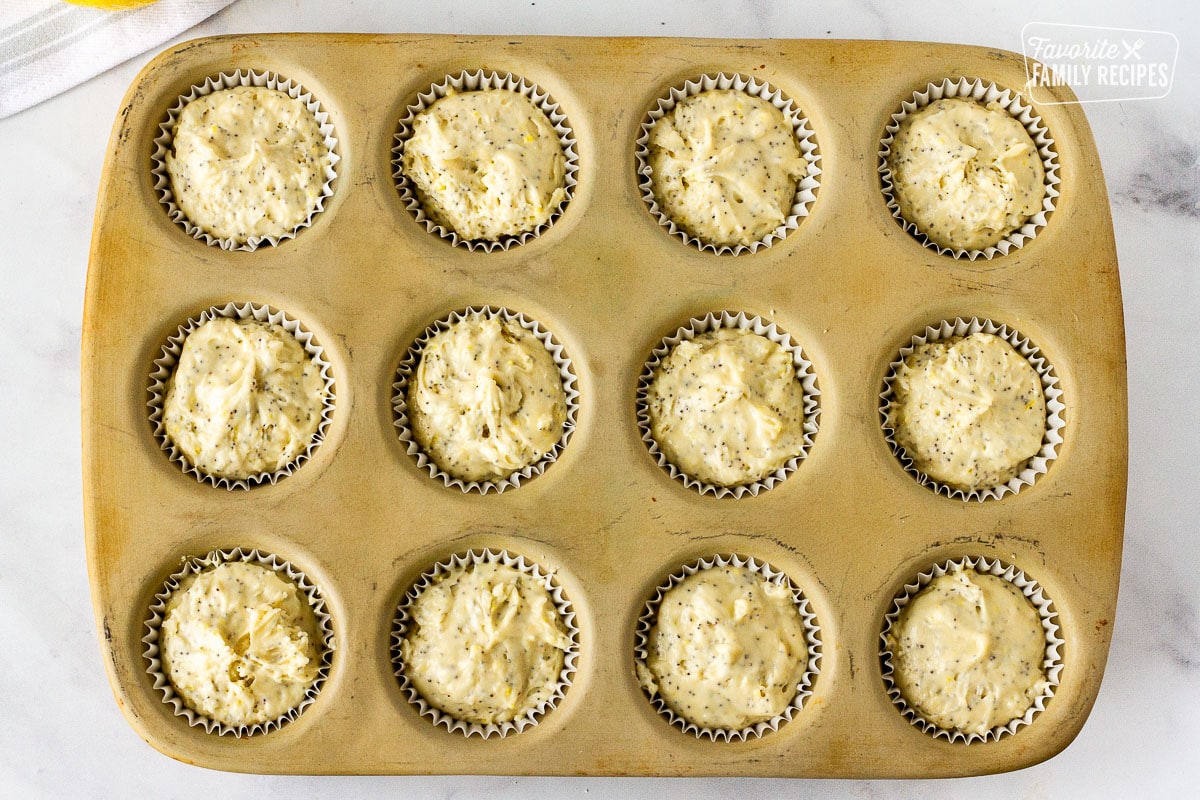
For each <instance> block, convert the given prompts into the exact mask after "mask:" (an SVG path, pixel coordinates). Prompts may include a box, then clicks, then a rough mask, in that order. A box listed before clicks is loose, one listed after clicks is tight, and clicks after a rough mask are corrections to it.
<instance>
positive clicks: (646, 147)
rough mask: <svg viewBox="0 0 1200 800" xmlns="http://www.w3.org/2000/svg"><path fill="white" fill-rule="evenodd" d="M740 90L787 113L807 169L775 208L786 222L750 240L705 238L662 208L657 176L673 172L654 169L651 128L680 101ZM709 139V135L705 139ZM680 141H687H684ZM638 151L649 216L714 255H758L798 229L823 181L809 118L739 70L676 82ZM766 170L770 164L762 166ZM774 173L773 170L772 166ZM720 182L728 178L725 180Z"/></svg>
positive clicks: (648, 122) (649, 116)
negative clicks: (783, 202) (786, 198)
mask: <svg viewBox="0 0 1200 800" xmlns="http://www.w3.org/2000/svg"><path fill="white" fill-rule="evenodd" d="M713 91H717V92H741V93H744V94H746V95H747V96H749V97H752V98H757V99H759V100H762V101H764V102H766V103H768V104H770V106H771V107H773V108H774V109H776V110H777V111H778V112H779V113H780V114H782V115H783V121H784V123H785V124H787V125H788V126H789V127H790V129H791V132H792V143H793V144H794V145H795V146H796V148H797V150H798V154H799V156H800V159H801V160H802V162H803V166H804V173H803V174H802V175H799V176H798V177H796V190H795V194H794V196H793V197H791V198H789V202H788V203H787V205H786V208H775V209H773V212H777V213H782V221H781V222H780V223H779V224H778V225H775V226H774V227H773V228H772V229H771V230H769V231H767V232H766V233H765V234H762V235H760V236H758V237H757V238H756V239H754V240H753V241H750V242H736V243H731V242H714V241H709V240H706V239H705V238H704V237H703V236H701V235H700V234H699V233H697V232H696V231H689V230H687V229H686V228H685V227H684V226H683V225H682V224H680V223H679V222H678V221H677V220H675V219H673V218H672V217H671V215H670V214H669V213H668V212H667V210H665V209H664V208H663V204H662V202H660V198H659V195H658V193H657V190H658V189H659V187H658V186H657V183H656V182H657V179H658V178H664V180H665V178H666V177H669V176H656V175H655V174H654V168H653V166H652V164H651V160H652V157H653V156H652V153H651V149H652V144H653V142H652V141H651V140H652V138H653V131H654V128H655V126H656V125H657V124H658V123H659V122H660V121H661V120H662V119H663V118H664V117H666V116H667V115H669V114H671V113H672V112H674V111H675V109H676V107H677V106H679V105H680V103H682V102H684V101H686V100H688V99H689V98H694V97H697V96H699V95H702V94H705V93H707V92H713ZM705 138H706V139H707V137H705ZM766 138H768V137H767V136H766V135H764V134H763V133H761V132H760V133H759V134H758V135H757V136H756V137H755V142H754V143H751V142H742V143H740V144H739V147H742V148H745V147H751V146H755V147H757V146H760V145H761V140H765V139H766ZM679 144H680V145H683V144H685V143H684V142H683V141H682V140H681V141H680V142H679ZM634 154H635V159H636V171H637V180H638V188H639V190H640V191H641V194H642V200H644V201H645V203H646V206H647V207H648V208H649V209H650V213H651V215H653V217H654V218H655V219H656V220H657V221H658V224H659V225H660V226H661V227H663V228H664V229H665V230H667V231H668V232H669V233H670V234H671V235H673V236H677V237H679V238H680V239H682V240H683V241H684V242H686V243H687V244H689V245H691V246H693V247H696V248H697V249H699V250H701V251H707V252H711V253H716V254H722V255H723V254H732V255H741V254H742V253H747V252H749V253H756V252H758V251H759V250H760V249H762V248H767V247H770V246H771V245H773V244H774V243H775V242H777V241H779V240H781V239H783V238H784V237H785V236H787V235H788V234H789V233H791V232H792V231H794V230H796V228H798V227H799V225H800V222H801V220H803V219H804V217H806V216H808V213H809V209H810V208H811V207H812V204H813V202H814V201H815V200H816V193H817V188H818V185H819V180H820V175H821V166H820V160H821V156H820V153H819V152H818V150H817V140H816V136H815V134H814V132H813V129H812V125H811V124H810V122H809V120H808V118H807V117H805V116H804V114H803V112H802V111H801V109H800V108H799V107H798V106H797V105H796V103H795V102H794V101H793V100H792V99H791V98H789V97H787V96H785V95H784V94H783V93H782V92H781V91H780V90H779V89H776V88H775V87H773V86H771V85H770V84H768V83H766V82H764V81H760V80H757V79H756V78H748V77H746V76H744V75H740V74H737V73H731V74H727V73H724V72H721V73H717V74H704V75H701V76H699V77H698V78H694V79H692V80H687V81H684V82H683V83H682V84H680V85H678V86H673V87H671V89H670V90H669V91H668V93H667V94H666V95H664V96H662V97H660V98H659V99H658V100H657V102H656V103H655V105H654V106H653V107H652V108H651V109H650V110H649V111H648V112H647V113H646V116H645V118H644V119H643V121H642V124H641V129H640V134H639V136H638V138H637V140H636V142H635V143H634ZM711 160H712V159H711V158H707V157H706V159H705V161H706V162H708V161H711ZM752 160H753V161H756V162H757V161H763V154H762V153H761V152H760V153H758V154H756V156H755V158H754V159H752ZM764 169H766V167H765V166H764ZM771 172H772V173H773V172H774V170H771ZM721 182H722V183H727V182H728V181H727V180H725V179H723V180H722V181H721ZM727 189H728V187H726V186H723V187H722V190H723V193H722V202H724V191H725V190H727ZM764 190H765V187H764V188H762V189H759V190H758V191H756V192H747V193H746V197H735V198H734V200H733V203H734V204H733V205H731V206H730V208H731V213H732V209H734V208H735V207H737V206H738V205H740V204H742V203H744V202H745V200H746V199H747V198H751V199H755V200H756V199H757V198H758V196H759V195H760V194H761V193H762V192H763V191H764ZM706 207H709V208H711V205H709V204H706ZM741 207H742V208H745V209H746V210H747V213H750V209H749V207H748V205H742V206H741Z"/></svg>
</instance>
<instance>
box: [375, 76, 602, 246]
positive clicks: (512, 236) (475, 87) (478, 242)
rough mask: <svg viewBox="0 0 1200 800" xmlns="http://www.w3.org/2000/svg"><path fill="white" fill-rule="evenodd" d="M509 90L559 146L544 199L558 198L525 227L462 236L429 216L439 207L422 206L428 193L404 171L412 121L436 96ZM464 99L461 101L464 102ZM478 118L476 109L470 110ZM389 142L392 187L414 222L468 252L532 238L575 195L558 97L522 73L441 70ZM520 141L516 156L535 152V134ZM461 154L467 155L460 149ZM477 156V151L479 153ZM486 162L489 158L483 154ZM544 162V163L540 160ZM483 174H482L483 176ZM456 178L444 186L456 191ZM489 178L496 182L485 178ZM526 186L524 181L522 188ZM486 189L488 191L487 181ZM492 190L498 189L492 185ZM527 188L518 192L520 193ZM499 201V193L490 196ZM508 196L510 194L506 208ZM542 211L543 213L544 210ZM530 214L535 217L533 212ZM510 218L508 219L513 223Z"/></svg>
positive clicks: (572, 156) (573, 161)
mask: <svg viewBox="0 0 1200 800" xmlns="http://www.w3.org/2000/svg"><path fill="white" fill-rule="evenodd" d="M493 91H495V92H511V93H513V94H516V95H519V96H520V97H522V98H524V101H525V102H528V103H531V104H532V105H533V107H534V108H536V109H538V110H540V111H541V112H542V114H544V115H545V122H546V123H548V125H549V129H548V130H551V131H553V135H554V136H556V137H557V143H558V145H559V147H560V148H561V151H562V158H563V165H562V181H561V186H559V185H557V182H555V183H556V185H555V188H554V190H553V191H552V192H551V195H550V198H551V199H552V200H553V199H554V198H555V197H556V196H558V199H557V201H556V202H553V203H552V204H551V205H549V206H547V207H544V208H542V209H540V210H536V209H535V211H536V213H537V217H541V216H545V218H544V219H541V221H538V222H536V223H535V224H532V225H530V226H528V227H525V226H521V228H522V229H520V230H515V231H513V232H507V233H499V234H497V235H495V236H494V237H482V236H477V237H474V238H472V237H469V236H464V235H463V234H461V233H460V232H458V231H456V230H454V228H453V226H452V225H450V224H448V223H446V222H444V221H439V220H438V219H435V218H434V217H435V215H436V214H437V213H439V212H433V213H431V212H430V210H429V209H428V208H427V203H428V202H429V200H430V198H428V197H424V196H422V190H421V189H419V188H418V187H417V185H416V183H415V182H414V181H413V179H412V178H411V177H410V176H409V175H408V173H407V172H406V169H405V151H406V148H408V146H409V143H410V141H411V140H412V139H413V136H414V134H415V133H416V127H417V120H418V118H420V117H421V116H422V115H423V114H425V113H426V112H428V111H429V109H430V108H431V107H434V106H435V105H436V104H437V103H438V102H439V101H441V100H444V99H446V98H449V97H454V96H461V95H463V94H464V93H468V92H493ZM464 102H465V101H464ZM476 117H478V114H476ZM522 121H523V122H524V123H531V124H533V125H534V126H535V127H537V128H539V129H540V128H541V121H540V120H536V119H533V118H531V117H530V116H529V115H528V114H526V115H525V116H524V119H523V120H522ZM481 125H483V123H482V122H478V121H477V122H474V123H472V125H471V127H472V128H476V129H478V128H479V127H480V126H481ZM514 133H515V131H514ZM395 142H396V144H395V146H394V147H393V148H392V168H393V178H394V180H395V182H396V190H397V191H398V192H399V194H400V199H401V202H403V204H404V207H405V208H407V209H408V211H409V213H411V214H412V215H413V217H415V218H416V220H417V222H419V223H421V224H422V225H424V227H425V230H426V231H428V232H429V233H430V234H433V235H436V236H440V237H441V238H443V239H445V240H447V241H448V242H450V243H451V244H452V245H454V246H460V247H465V248H466V249H468V250H471V251H477V250H478V251H482V252H486V253H490V252H492V251H494V250H497V249H499V250H502V251H503V250H508V249H509V248H510V247H513V246H514V245H522V244H525V243H526V242H529V241H530V240H532V239H536V238H537V237H539V236H541V235H542V234H543V233H545V232H546V231H547V230H548V229H549V228H550V226H552V225H553V224H554V223H555V222H557V221H558V219H559V218H560V217H561V216H562V215H563V213H564V212H565V211H566V208H567V206H568V205H569V204H570V202H571V199H572V197H573V196H574V194H575V186H576V184H577V183H578V176H579V155H578V152H577V150H576V145H577V141H576V138H575V132H574V130H572V128H571V124H570V121H569V120H568V118H567V115H566V114H565V113H564V112H563V110H562V108H561V107H560V106H559V104H558V102H557V101H555V100H554V98H553V97H552V96H551V95H550V93H549V92H548V91H546V90H545V89H542V88H541V87H540V86H538V85H537V84H536V83H533V82H531V81H529V80H527V79H525V78H523V77H520V76H517V75H513V74H512V73H500V72H493V71H491V70H486V69H480V70H476V71H474V72H471V71H466V70H464V71H463V72H460V73H458V74H457V75H447V76H446V77H445V78H443V79H442V80H441V81H440V82H438V83H435V84H433V85H432V86H430V87H429V88H428V89H426V90H425V91H423V92H419V93H418V94H417V96H416V99H415V100H414V101H413V102H411V103H410V104H409V105H408V106H407V107H406V108H405V111H404V115H403V116H402V117H401V118H400V121H399V125H398V127H397V130H396V136H395ZM504 144H505V143H504V142H502V141H499V140H498V139H493V140H490V141H489V142H488V146H490V147H493V148H496V149H498V150H499V149H503V147H504ZM522 144H523V146H522V148H521V149H520V155H519V158H522V159H523V158H524V157H525V154H528V153H534V152H536V147H535V146H536V145H537V144H538V143H537V141H536V137H533V134H532V133H528V132H526V135H525V138H524V140H523V143H522ZM455 152H456V156H455V158H456V160H457V161H462V160H463V159H464V153H463V152H461V149H456V151H455ZM465 155H469V153H468V154H465ZM479 155H482V154H479ZM487 160H488V161H490V158H489V159H487ZM540 166H545V165H540ZM441 177H442V178H443V179H446V178H448V177H453V176H452V174H451V173H450V171H449V170H448V169H443V170H442V171H441ZM485 177H486V175H485ZM520 177H521V178H522V179H523V180H531V178H530V176H529V175H528V174H522V175H521V176H520ZM460 183H461V181H457V180H456V181H446V191H448V192H449V191H451V190H459V189H461V187H460V186H459V184H460ZM490 183H493V184H494V183H496V182H495V181H491V182H490ZM528 188H529V187H528V186H526V189H528ZM487 190H488V191H493V189H492V187H491V186H490V185H489V186H488V187H487ZM494 191H499V189H498V188H497V189H495V190H494ZM526 193H527V192H522V194H526ZM469 199H472V200H480V199H481V198H469ZM490 199H492V200H497V201H498V200H499V199H500V198H498V197H495V198H490ZM512 202H515V200H514V199H510V206H509V208H510V209H511V208H512V207H513V206H512V205H511V203H512ZM547 212H548V213H547ZM473 216H476V217H482V216H486V215H484V214H481V213H479V214H474V215H473ZM535 218H536V217H535ZM515 225H516V223H514V226H515Z"/></svg>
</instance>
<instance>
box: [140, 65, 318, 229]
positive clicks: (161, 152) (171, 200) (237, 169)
mask: <svg viewBox="0 0 1200 800" xmlns="http://www.w3.org/2000/svg"><path fill="white" fill-rule="evenodd" d="M239 87H256V88H258V89H263V90H271V91H278V92H282V93H283V94H285V95H287V96H288V97H289V98H291V99H292V100H294V101H296V102H298V103H300V104H301V105H303V106H304V108H305V109H307V111H308V113H309V114H311V115H312V118H313V120H314V121H315V124H316V130H317V135H319V136H320V137H321V141H322V143H323V145H324V149H325V153H324V160H322V156H321V154H319V153H318V154H317V156H316V164H315V165H314V166H315V168H316V171H317V173H318V178H319V179H320V185H319V188H316V189H315V191H311V190H307V189H306V191H305V195H306V196H305V199H304V202H305V208H304V209H303V211H302V212H301V213H300V218H299V222H297V223H296V224H294V225H290V226H287V227H286V228H284V229H281V230H279V231H278V232H277V233H263V234H249V235H247V236H245V237H240V236H221V235H215V234H213V233H211V232H209V231H207V230H205V229H204V228H202V227H201V226H200V225H198V224H197V223H196V222H195V221H193V220H191V219H189V218H188V216H187V214H186V213H185V212H184V211H183V209H182V208H181V207H180V206H181V204H180V201H179V198H178V196H177V195H176V189H175V187H174V185H173V182H172V177H171V173H170V170H169V167H168V163H167V161H168V155H170V156H171V157H172V158H173V157H174V153H175V136H176V133H177V128H178V125H179V119H180V116H181V115H182V114H183V113H184V109H185V108H186V107H187V106H188V105H189V104H190V103H192V102H193V101H196V100H199V99H201V98H205V97H208V96H210V95H212V94H213V93H215V92H219V91H223V90H236V91H241V88H239ZM158 127H159V131H160V133H159V135H158V136H157V137H156V138H155V139H154V150H153V153H152V155H151V173H152V175H153V179H154V190H155V192H156V193H157V194H158V199H159V202H160V203H161V204H162V206H163V207H164V208H165V209H166V212H167V216H168V217H170V219H171V220H172V221H174V222H175V223H176V224H178V225H179V226H180V227H182V228H183V230H184V231H185V232H186V233H187V234H188V235H189V236H191V237H192V238H194V239H199V240H201V241H203V242H204V243H205V244H208V245H211V246H213V247H219V248H221V249H222V250H243V251H247V252H249V251H253V250H256V249H258V248H259V247H261V246H263V245H271V246H274V245H277V244H279V243H280V242H282V241H284V240H286V239H291V238H293V237H295V236H296V234H298V233H299V232H300V231H301V230H302V229H304V228H307V227H309V226H310V225H312V223H313V219H314V218H315V217H316V215H317V214H319V213H321V211H322V210H323V209H324V208H325V203H326V202H327V201H328V200H329V198H330V197H332V196H333V183H334V181H335V180H336V179H337V165H338V163H339V161H340V160H341V156H340V155H339V154H338V151H337V147H338V139H337V136H336V132H335V131H334V127H333V123H332V122H331V121H330V117H329V112H328V111H327V110H325V109H324V108H323V107H322V106H321V103H320V101H318V100H317V99H316V98H315V97H314V96H313V94H312V92H310V91H308V90H307V89H305V88H304V87H303V86H301V85H300V84H298V83H296V82H294V81H292V80H289V79H287V78H284V77H282V76H280V75H277V74H275V73H274V72H269V71H267V72H256V71H254V70H241V69H239V70H235V71H234V72H232V73H225V72H222V73H220V74H219V75H216V76H214V77H209V78H206V79H205V80H204V81H203V82H202V83H198V84H195V85H193V86H192V87H191V88H190V89H189V90H188V92H187V93H186V94H183V95H180V97H179V99H178V100H177V101H176V103H175V105H174V106H173V107H172V108H171V109H170V110H168V111H167V114H166V118H165V119H164V120H163V121H162V122H161V123H159V126H158ZM285 127H286V128H288V129H289V132H291V133H293V134H294V135H299V134H298V133H297V129H296V128H295V127H293V126H290V125H288V126H285ZM299 127H306V126H299ZM197 133H198V132H197ZM224 133H238V132H233V131H230V132H224ZM241 133H245V132H244V131H242V132H241ZM212 137H213V134H211V133H210V134H209V139H210V142H213V146H214V150H213V152H212V153H211V154H210V155H209V157H208V158H206V159H204V162H205V169H219V168H221V167H223V166H227V169H224V170H223V172H224V173H225V180H227V181H228V180H235V181H236V179H237V178H242V177H244V176H245V175H246V174H247V172H248V170H249V168H250V167H251V166H253V165H254V164H256V163H257V164H259V165H260V166H261V167H262V168H263V169H265V168H266V167H267V165H268V164H269V161H270V159H271V157H272V153H271V152H270V151H271V150H272V149H273V148H272V145H271V143H270V142H264V141H258V140H254V141H252V142H251V143H250V145H249V146H248V148H249V149H248V150H246V152H244V153H241V152H238V153H226V152H224V148H223V146H222V145H220V144H219V143H218V142H214V141H213V138H212ZM235 138H238V139H239V142H240V137H238V136H235ZM239 146H245V145H241V144H240V143H239ZM275 147H276V148H277V145H276V146H275ZM299 152H300V153H301V155H305V153H304V151H299ZM296 153H297V150H296V148H295V147H294V144H293V146H289V147H288V148H286V152H281V153H280V155H281V156H282V157H288V158H294V157H295V154H296ZM226 161H227V162H228V164H227V165H225V164H224V163H223V162H226ZM294 163H295V162H290V165H293V166H294ZM277 177H279V176H277ZM294 178H295V176H292V179H293V180H294ZM212 180H213V181H215V182H217V184H218V186H217V187H216V188H217V189H218V190H219V189H221V186H220V180H221V178H220V177H213V178H212ZM225 188H226V189H228V190H230V191H232V190H237V191H236V192H235V193H236V194H237V196H238V197H239V198H242V197H243V196H244V190H245V189H246V188H247V187H246V186H244V185H243V186H236V185H235V186H229V187H225ZM261 188H262V191H263V192H264V193H267V194H270V196H271V200H268V199H267V196H266V194H264V197H263V199H262V201H261V202H260V206H261V208H260V209H259V210H260V212H261V213H260V214H258V215H256V216H254V219H255V220H258V219H265V218H267V213H266V206H267V205H268V204H272V205H273V208H272V209H271V212H270V213H277V212H279V211H280V210H281V207H282V206H283V205H284V198H282V197H281V196H280V192H281V188H280V187H279V186H277V185H272V184H270V183H268V185H266V186H263V187H261ZM233 204H234V205H236V206H237V207H236V208H231V209H230V210H229V213H231V214H234V215H239V214H240V215H241V219H242V220H243V221H251V220H250V217H248V216H247V215H248V214H249V213H250V211H251V209H250V208H248V207H247V206H246V204H245V203H244V202H241V201H240V200H239V201H233ZM289 213H290V214H291V215H295V214H296V212H295V211H294V210H293V211H291V212H289ZM277 227H281V228H282V227H283V226H277Z"/></svg>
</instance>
